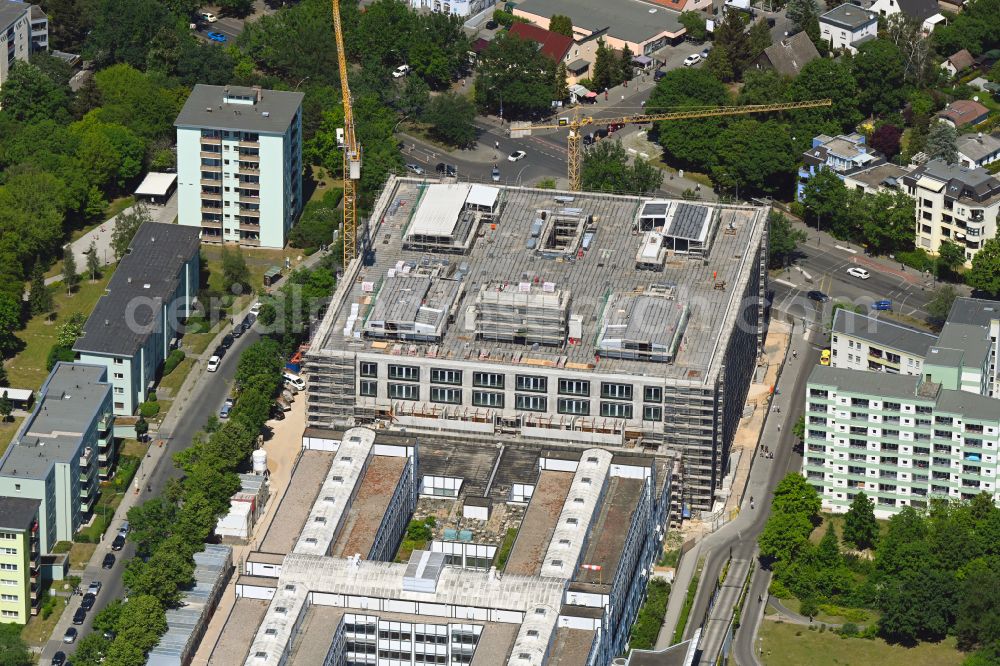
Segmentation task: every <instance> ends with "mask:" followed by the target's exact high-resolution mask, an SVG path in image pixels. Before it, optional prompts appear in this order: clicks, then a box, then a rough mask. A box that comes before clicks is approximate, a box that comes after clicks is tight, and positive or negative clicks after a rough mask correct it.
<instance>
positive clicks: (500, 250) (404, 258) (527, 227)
mask: <svg viewBox="0 0 1000 666" xmlns="http://www.w3.org/2000/svg"><path fill="white" fill-rule="evenodd" d="M422 186H423V183H422V182H421V181H417V180H416V179H408V178H403V179H392V180H390V181H389V183H388V184H387V186H386V190H385V192H386V194H385V196H384V197H383V201H384V202H385V203H384V204H383V205H384V206H385V208H383V209H381V210H379V211H376V214H375V216H374V217H375V219H380V220H382V221H381V223H380V226H378V227H376V228H375V229H374V230H373V240H372V248H373V254H374V261H373V262H372V264H371V265H366V266H362V267H360V268H359V269H358V271H359V272H358V273H357V276H356V279H352V280H350V281H349V282H342V283H341V289H340V291H338V293H337V295H336V296H335V300H334V303H333V305H332V306H331V307H330V309H329V311H328V312H327V314H326V316H325V317H324V319H323V322H322V323H321V324H320V326H319V327H318V328H317V330H316V334H315V336H314V338H313V342H312V346H311V350H310V353H311V354H318V355H324V354H329V355H339V354H343V353H345V352H349V353H351V354H354V353H369V354H372V353H374V354H383V355H386V356H392V357H398V358H399V359H400V362H401V363H403V362H405V361H406V359H407V358H408V357H413V356H423V357H427V358H430V357H435V358H442V359H464V360H468V361H480V362H483V363H505V364H522V365H524V366H525V367H528V366H535V367H565V368H569V369H577V370H591V369H593V370H595V371H596V372H600V373H621V374H630V375H634V376H647V377H653V378H657V379H664V380H667V381H687V382H691V383H693V384H703V383H705V382H711V381H713V378H714V377H715V375H716V373H717V372H718V371H719V369H720V367H721V364H722V362H723V358H722V357H723V351H724V350H725V348H726V346H727V345H728V343H729V340H730V336H731V335H732V331H733V322H734V321H735V318H736V315H737V311H738V310H739V309H740V308H741V307H742V304H741V301H742V296H743V294H744V292H745V290H746V285H747V283H748V281H749V279H750V273H751V271H753V270H756V265H755V264H754V263H753V257H754V256H755V254H756V251H757V248H758V247H759V244H760V240H761V234H762V231H763V224H764V218H765V216H766V212H767V209H766V208H765V207H761V206H754V207H751V206H727V205H717V204H711V205H710V204H707V203H703V204H699V206H698V207H702V206H703V207H705V208H706V209H707V210H708V211H710V212H711V214H712V216H713V226H712V230H711V232H710V234H709V238H708V240H706V247H710V250H708V251H707V252H706V256H705V258H704V259H705V260H704V261H702V260H701V259H700V258H698V259H695V258H689V257H686V256H683V255H677V256H670V257H667V260H666V264H665V266H664V267H663V270H660V271H648V270H641V269H640V268H637V267H636V265H635V255H636V252H637V250H638V249H639V247H640V246H641V244H642V243H643V237H642V236H641V235H634V234H633V230H634V228H635V226H636V223H637V220H638V214H639V210H640V208H641V207H642V205H643V204H644V203H645V202H646V201H648V199H645V198H642V197H628V196H615V195H609V194H598V193H581V192H572V193H571V192H558V191H551V190H536V189H528V188H516V187H511V188H502V191H501V203H500V204H499V206H500V209H501V212H500V214H499V215H498V216H497V218H496V220H495V223H493V224H482V225H480V228H479V232H478V236H477V238H476V239H475V242H474V243H473V244H472V247H471V248H470V249H469V251H468V253H467V254H464V255H454V254H446V253H435V252H431V251H429V250H421V251H417V250H408V249H405V248H404V247H403V243H402V236H403V233H402V232H403V231H404V230H405V228H406V225H407V224H408V222H409V220H410V219H411V216H413V215H414V212H413V211H414V209H415V208H419V201H420V196H421V187H422ZM557 197H558V198H559V199H560V200H559V201H557V200H556V198H557ZM567 198H568V199H569V200H568V201H567V200H566V199H567ZM670 203H671V205H678V204H679V205H683V204H684V202H683V201H681V200H671V201H670ZM569 208H571V209H573V210H578V211H580V213H579V215H580V216H581V217H582V218H584V219H585V220H587V221H586V223H585V224H586V225H587V227H586V228H587V229H593V231H592V232H590V231H588V232H587V233H586V234H584V236H585V237H587V236H589V235H590V234H592V238H590V240H589V241H587V242H586V247H587V249H584V248H583V244H581V246H580V247H579V249H571V250H569V251H567V252H565V253H563V254H560V255H559V257H558V258H554V259H549V258H546V257H545V256H543V253H541V252H538V251H530V250H527V249H526V246H525V243H526V241H527V240H529V239H530V238H531V227H532V225H533V223H534V221H535V219H537V218H538V217H539V214H540V212H542V211H549V212H552V213H553V215H552V216H550V218H549V219H552V217H553V216H555V215H556V214H558V211H560V210H562V209H569ZM730 226H731V227H732V228H731V229H730ZM424 262H429V263H431V264H434V263H448V264H450V265H451V266H452V267H454V265H459V270H458V271H457V272H456V275H461V279H462V280H464V282H465V283H466V284H465V289H464V290H463V293H462V295H461V296H460V297H459V298H458V300H456V301H455V307H454V310H453V311H454V312H455V313H456V314H457V316H456V317H455V321H454V322H453V323H450V324H448V325H447V326H446V327H445V328H444V331H443V335H442V337H441V339H440V340H439V341H435V342H434V343H433V344H431V343H427V342H422V341H419V340H395V339H389V340H372V339H369V338H366V337H364V336H363V335H358V336H356V335H355V333H359V332H360V329H361V324H362V323H363V321H364V317H365V316H366V314H367V310H368V308H369V307H370V304H371V303H372V300H373V299H372V293H371V290H372V288H373V287H372V285H375V286H374V289H376V290H377V289H378V286H377V285H379V284H381V283H383V282H385V280H386V278H387V277H388V275H389V274H390V273H391V272H392V271H396V270H397V266H399V265H401V264H410V265H412V266H414V267H419V266H421V265H422V264H424ZM495 282H508V283H509V284H510V285H511V288H512V289H518V288H520V285H521V284H525V285H534V284H541V285H549V286H550V288H552V289H556V290H566V291H568V292H569V294H570V297H571V304H570V316H571V317H572V316H577V317H579V321H580V325H581V329H580V330H581V335H579V340H580V343H579V344H569V341H568V340H564V341H563V344H561V345H541V346H534V347H533V346H532V345H527V344H522V343H520V342H507V341H499V342H498V341H492V340H490V341H481V340H478V339H476V338H475V336H474V335H470V333H469V332H468V331H467V330H466V329H467V326H468V319H467V318H466V313H467V312H468V310H469V309H470V308H471V307H475V299H476V295H477V294H478V293H479V288H480V286H481V285H483V284H492V283H495ZM663 284H668V285H672V286H673V290H674V299H675V300H676V302H678V303H683V304H687V305H688V307H689V310H690V314H689V317H688V321H687V325H686V328H685V334H684V335H683V336H682V338H681V340H680V346H679V348H678V349H677V354H676V357H675V358H674V359H673V360H672V361H671V362H669V363H663V362H658V361H650V360H641V359H628V358H609V357H607V356H605V355H601V356H600V357H599V358H595V350H596V347H595V341H596V340H597V336H598V334H599V332H600V330H601V327H602V324H603V322H602V319H601V313H602V312H603V311H604V309H605V305H606V303H607V302H608V300H609V299H610V298H611V297H612V296H613V295H614V294H635V293H639V292H645V291H651V290H653V288H654V287H655V286H659V285H663ZM349 322H353V323H352V324H351V325H350V326H348V324H349ZM345 329H346V331H347V333H346V334H345Z"/></svg>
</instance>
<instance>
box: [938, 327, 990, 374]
mask: <svg viewBox="0 0 1000 666" xmlns="http://www.w3.org/2000/svg"><path fill="white" fill-rule="evenodd" d="M992 349H993V345H992V344H991V341H990V339H989V333H988V332H987V331H986V330H985V329H984V328H983V327H982V326H976V325H975V324H959V323H957V322H948V323H946V324H945V325H944V328H942V329H941V334H940V335H939V336H938V339H937V343H936V344H935V345H934V346H933V347H932V348H931V352H932V354H934V353H937V354H942V353H943V352H945V351H946V350H952V351H955V352H958V354H959V356H958V359H959V363H960V364H961V365H964V366H965V367H975V368H980V367H982V366H983V365H984V364H985V363H986V360H987V359H988V358H989V357H990V352H991V351H992ZM934 350H937V352H935V351H934ZM927 361H928V362H930V361H931V358H928V359H927Z"/></svg>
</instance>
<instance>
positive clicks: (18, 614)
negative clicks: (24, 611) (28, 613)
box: [0, 610, 21, 617]
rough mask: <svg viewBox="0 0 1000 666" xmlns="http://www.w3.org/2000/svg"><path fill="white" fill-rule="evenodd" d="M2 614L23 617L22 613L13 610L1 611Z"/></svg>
mask: <svg viewBox="0 0 1000 666" xmlns="http://www.w3.org/2000/svg"><path fill="white" fill-rule="evenodd" d="M0 615H3V617H21V614H20V613H18V612H17V611H11V610H5V611H0Z"/></svg>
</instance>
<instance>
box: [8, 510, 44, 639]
mask: <svg viewBox="0 0 1000 666" xmlns="http://www.w3.org/2000/svg"><path fill="white" fill-rule="evenodd" d="M40 505H41V502H39V501H38V500H36V499H28V498H26V497H0V622H7V623H15V624H25V623H26V622H27V621H28V618H29V617H31V616H32V615H37V614H38V609H39V608H40V607H41V597H42V595H41V589H40V588H41V549H40V547H39V544H38V507H39V506H40Z"/></svg>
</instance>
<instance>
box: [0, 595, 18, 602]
mask: <svg viewBox="0 0 1000 666" xmlns="http://www.w3.org/2000/svg"><path fill="white" fill-rule="evenodd" d="M17 599H18V596H17V595H16V594H0V601H17Z"/></svg>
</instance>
